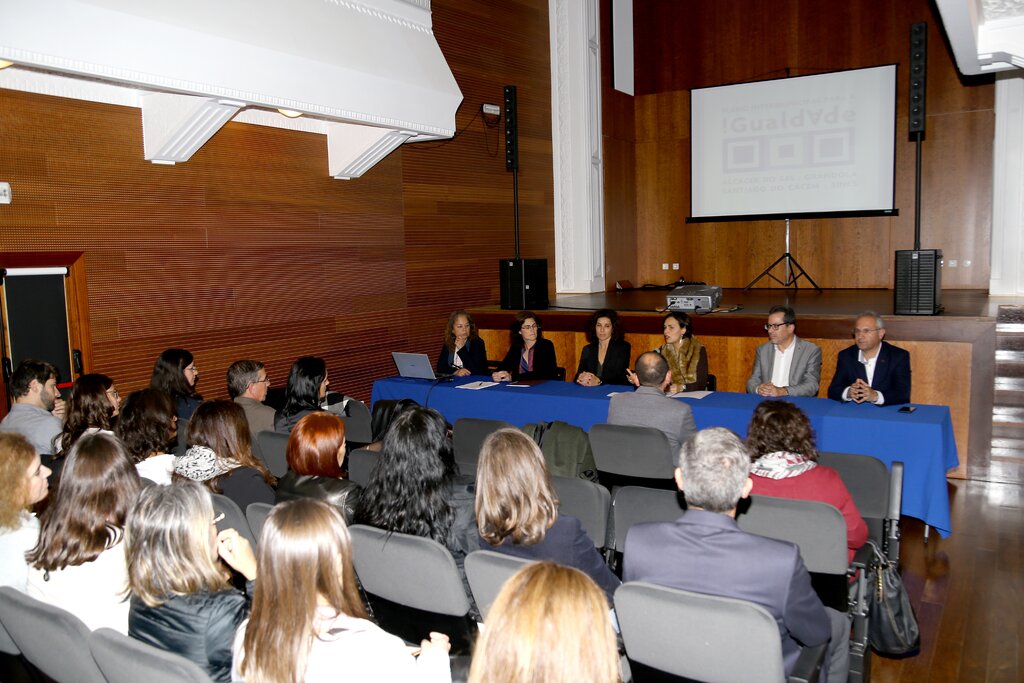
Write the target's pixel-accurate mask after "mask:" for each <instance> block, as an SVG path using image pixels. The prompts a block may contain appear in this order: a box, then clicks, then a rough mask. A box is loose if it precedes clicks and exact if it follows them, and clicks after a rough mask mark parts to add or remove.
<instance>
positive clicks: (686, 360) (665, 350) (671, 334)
mask: <svg viewBox="0 0 1024 683" xmlns="http://www.w3.org/2000/svg"><path fill="white" fill-rule="evenodd" d="M663 325H664V330H665V344H664V345H663V346H662V347H661V348H660V349H656V351H657V352H658V353H660V354H661V355H662V356H664V357H665V360H667V361H668V369H669V370H671V371H672V384H670V385H669V388H668V393H670V394H676V393H679V392H680V391H704V389H706V388H707V385H708V351H707V349H705V348H704V345H703V344H701V343H700V342H699V341H697V338H696V337H694V336H693V330H692V329H691V327H690V316H688V315H686V314H685V313H683V312H682V311H671V312H669V314H668V315H666V316H665V319H664V321H663Z"/></svg>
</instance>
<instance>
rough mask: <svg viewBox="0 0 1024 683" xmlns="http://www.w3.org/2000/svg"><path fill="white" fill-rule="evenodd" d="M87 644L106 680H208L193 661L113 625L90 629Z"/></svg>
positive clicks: (197, 682)
mask: <svg viewBox="0 0 1024 683" xmlns="http://www.w3.org/2000/svg"><path fill="white" fill-rule="evenodd" d="M89 648H90V650H91V651H92V658H93V659H94V660H95V661H96V664H97V665H98V666H99V668H100V671H101V672H103V676H104V678H106V679H107V683H138V682H139V681H145V682H146V683H210V677H209V676H208V675H207V674H206V672H205V671H203V670H202V669H201V668H199V665H197V664H196V663H195V662H193V661H191V660H188V659H185V658H184V657H182V656H181V655H177V654H174V653H173V652H167V651H165V650H161V649H159V648H156V647H153V646H152V645H147V644H146V643H143V642H142V641H141V640H136V639H134V638H129V637H128V636H126V635H123V634H121V633H118V632H117V631H115V630H113V629H109V628H101V629H98V630H96V631H93V632H92V633H90V634H89Z"/></svg>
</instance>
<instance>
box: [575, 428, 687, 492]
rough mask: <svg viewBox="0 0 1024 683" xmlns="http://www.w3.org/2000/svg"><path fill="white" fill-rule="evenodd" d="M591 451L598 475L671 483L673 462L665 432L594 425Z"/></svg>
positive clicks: (591, 433) (651, 429)
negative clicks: (604, 473)
mask: <svg viewBox="0 0 1024 683" xmlns="http://www.w3.org/2000/svg"><path fill="white" fill-rule="evenodd" d="M590 448H591V449H592V450H593V451H594V461H595V462H596V463H597V471H598V472H607V473H609V474H617V475H621V476H626V477H637V478H642V479H661V480H666V479H668V480H670V479H672V476H673V472H674V470H675V461H674V459H673V457H672V451H671V449H670V448H669V445H668V439H667V438H666V437H665V434H664V432H661V431H660V430H657V429H654V428H653V427H627V426H624V425H609V424H596V425H594V426H593V427H591V428H590Z"/></svg>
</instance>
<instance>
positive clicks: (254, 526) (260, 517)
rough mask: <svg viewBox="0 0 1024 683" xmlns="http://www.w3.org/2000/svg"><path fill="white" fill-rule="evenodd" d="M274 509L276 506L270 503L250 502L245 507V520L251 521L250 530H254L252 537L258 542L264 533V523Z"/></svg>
mask: <svg viewBox="0 0 1024 683" xmlns="http://www.w3.org/2000/svg"><path fill="white" fill-rule="evenodd" d="M273 509H274V506H273V505H270V504H268V503H249V506H248V507H247V508H245V521H246V522H248V523H249V530H250V531H252V537H253V538H255V539H256V542H257V543H259V540H260V536H262V535H263V523H264V522H266V521H267V515H269V514H270V511H271V510H273ZM253 547H254V548H255V546H253Z"/></svg>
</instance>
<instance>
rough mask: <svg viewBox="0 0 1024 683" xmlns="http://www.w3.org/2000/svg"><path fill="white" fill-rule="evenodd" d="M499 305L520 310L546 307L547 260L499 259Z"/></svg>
mask: <svg viewBox="0 0 1024 683" xmlns="http://www.w3.org/2000/svg"><path fill="white" fill-rule="evenodd" d="M499 264H500V270H501V307H502V308H504V309H505V310H516V311H521V310H525V309H538V308H547V307H548V260H547V259H544V258H525V259H524V258H521V259H514V258H507V259H501V260H500V261H499Z"/></svg>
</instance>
